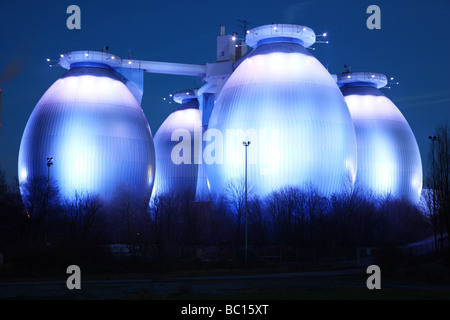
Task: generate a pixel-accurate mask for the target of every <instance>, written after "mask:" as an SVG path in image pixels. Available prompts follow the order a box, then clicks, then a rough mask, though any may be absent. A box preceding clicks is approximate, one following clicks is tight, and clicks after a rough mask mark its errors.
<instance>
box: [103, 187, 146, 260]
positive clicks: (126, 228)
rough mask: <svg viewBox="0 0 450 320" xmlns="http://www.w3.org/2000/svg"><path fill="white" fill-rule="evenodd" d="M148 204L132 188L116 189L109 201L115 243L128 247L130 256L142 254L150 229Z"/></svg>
mask: <svg viewBox="0 0 450 320" xmlns="http://www.w3.org/2000/svg"><path fill="white" fill-rule="evenodd" d="M147 207H148V203H147V201H146V199H145V197H141V196H140V194H139V193H138V192H136V191H135V190H134V188H132V187H129V186H122V187H120V188H118V189H117V190H116V192H115V194H114V196H113V199H112V200H111V203H110V206H109V209H110V212H111V215H112V217H111V221H110V222H111V224H112V226H111V229H112V232H114V238H113V239H112V240H113V241H115V242H119V243H122V244H126V245H128V248H129V250H130V252H131V254H132V255H133V256H134V257H137V256H139V255H141V254H142V253H143V250H144V249H145V248H144V244H145V243H146V241H145V239H147V234H148V233H149V229H150V216H149V214H148V211H147Z"/></svg>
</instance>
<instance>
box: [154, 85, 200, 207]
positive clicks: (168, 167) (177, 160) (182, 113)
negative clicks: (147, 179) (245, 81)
mask: <svg viewBox="0 0 450 320" xmlns="http://www.w3.org/2000/svg"><path fill="white" fill-rule="evenodd" d="M174 101H175V102H177V103H180V106H179V107H178V108H177V110H176V111H174V112H172V113H171V114H170V115H169V116H168V117H167V119H166V120H165V121H164V122H163V123H162V125H161V126H160V128H159V129H158V131H157V132H156V134H155V138H154V142H155V154H156V176H155V185H154V189H153V196H155V195H163V194H170V195H182V196H187V197H189V198H191V199H192V200H193V199H194V197H195V192H196V189H197V179H198V169H199V168H198V167H199V166H198V164H199V160H198V159H199V155H201V146H202V142H201V138H202V121H201V117H200V112H199V104H198V100H197V98H196V96H195V92H194V91H192V90H188V91H182V92H178V93H176V94H175V95H174ZM194 137H197V138H198V139H197V142H195V140H194ZM197 143H198V144H197ZM153 196H152V197H153Z"/></svg>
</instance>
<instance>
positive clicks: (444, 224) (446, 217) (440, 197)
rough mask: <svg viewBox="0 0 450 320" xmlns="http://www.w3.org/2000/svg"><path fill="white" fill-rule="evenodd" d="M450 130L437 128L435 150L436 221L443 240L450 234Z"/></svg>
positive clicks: (446, 127)
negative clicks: (445, 235)
mask: <svg viewBox="0 0 450 320" xmlns="http://www.w3.org/2000/svg"><path fill="white" fill-rule="evenodd" d="M449 131H450V128H449V126H448V124H447V125H445V126H439V127H438V128H436V135H435V136H436V148H433V150H432V152H433V155H432V158H433V159H434V162H433V163H432V177H431V179H432V184H433V197H435V198H434V201H436V204H435V207H436V212H435V214H436V217H435V218H436V219H437V224H438V228H439V233H440V236H441V247H442V246H443V243H442V238H443V236H444V234H445V233H447V235H448V234H449V233H450V179H449V173H450V132H449Z"/></svg>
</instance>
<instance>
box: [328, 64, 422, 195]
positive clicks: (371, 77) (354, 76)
mask: <svg viewBox="0 0 450 320" xmlns="http://www.w3.org/2000/svg"><path fill="white" fill-rule="evenodd" d="M337 81H338V84H339V85H340V86H341V90H342V94H343V95H344V97H345V100H346V102H347V105H348V108H349V110H350V113H351V115H352V119H353V123H354V126H355V132H356V138H357V148H358V168H357V175H356V182H355V187H356V188H359V189H361V190H363V191H369V192H373V193H375V194H378V195H387V194H391V195H392V196H394V197H397V198H404V199H407V200H409V201H412V202H417V201H418V200H419V198H420V193H421V190H422V161H421V159H420V152H419V147H418V145H417V142H416V139H415V137H414V133H413V132H412V130H411V128H410V127H409V125H408V122H407V121H406V119H405V117H404V116H403V115H402V113H401V112H400V110H399V109H398V108H397V107H396V106H395V104H394V103H393V102H392V101H391V100H390V99H388V98H387V97H386V96H385V95H384V94H383V93H382V92H381V91H380V90H379V88H382V87H384V86H385V85H386V83H387V79H386V76H385V75H383V74H379V73H369V72H353V73H344V74H340V75H337Z"/></svg>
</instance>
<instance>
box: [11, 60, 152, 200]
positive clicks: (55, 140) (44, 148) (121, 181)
mask: <svg viewBox="0 0 450 320" xmlns="http://www.w3.org/2000/svg"><path fill="white" fill-rule="evenodd" d="M47 157H53V159H54V160H53V165H52V166H51V168H50V177H51V179H52V181H55V182H56V183H57V184H58V187H59V189H60V191H61V194H62V195H63V196H64V197H71V196H72V195H73V194H74V193H75V191H77V192H80V193H92V194H98V195H100V196H101V197H102V198H103V199H104V200H111V199H112V198H113V196H114V195H115V194H116V193H117V192H120V189H121V188H131V189H132V190H134V191H135V192H136V194H137V195H139V196H140V197H142V198H143V200H144V201H145V199H146V200H147V201H148V200H149V198H150V195H151V191H152V187H153V181H154V174H155V152H154V146H153V138H152V133H151V129H150V126H149V124H148V122H147V119H146V117H145V114H144V112H143V110H142V109H141V107H140V105H139V104H138V102H137V101H136V99H135V98H134V96H133V95H132V94H131V92H130V91H129V90H128V89H127V88H126V86H125V85H124V84H123V83H122V82H121V81H120V80H119V79H118V78H117V77H116V76H115V75H114V72H113V71H112V70H111V69H109V68H108V67H105V68H101V67H92V66H89V67H83V66H80V67H74V68H71V69H70V70H68V71H67V72H66V73H65V74H64V75H63V76H62V77H61V78H60V79H58V80H57V81H56V82H55V83H54V84H53V85H52V86H51V87H50V88H49V89H48V90H47V91H46V92H45V94H44V95H43V96H42V98H41V99H40V100H39V102H38V103H37V105H36V107H35V108H34V110H33V112H32V114H31V116H30V118H29V120H28V123H27V125H26V127H25V130H24V133H23V136H22V141H21V144H20V151H19V162H18V171H19V172H18V173H19V181H20V182H21V183H23V182H25V181H26V180H27V179H34V178H42V177H45V178H46V177H47V163H46V159H47Z"/></svg>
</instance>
